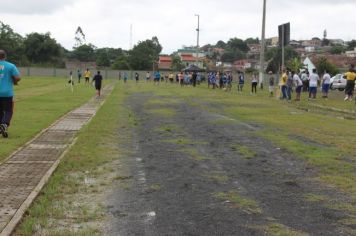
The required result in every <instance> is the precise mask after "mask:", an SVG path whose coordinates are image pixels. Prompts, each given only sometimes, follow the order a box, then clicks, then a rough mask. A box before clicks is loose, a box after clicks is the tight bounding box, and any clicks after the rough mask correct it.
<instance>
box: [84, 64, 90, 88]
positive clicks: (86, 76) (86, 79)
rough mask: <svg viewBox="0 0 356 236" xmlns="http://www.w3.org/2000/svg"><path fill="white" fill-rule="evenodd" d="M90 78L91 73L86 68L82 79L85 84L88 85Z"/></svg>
mask: <svg viewBox="0 0 356 236" xmlns="http://www.w3.org/2000/svg"><path fill="white" fill-rule="evenodd" d="M90 76H91V72H90V70H89V68H87V70H86V71H85V72H84V78H85V83H86V84H87V83H88V84H89V80H90Z"/></svg>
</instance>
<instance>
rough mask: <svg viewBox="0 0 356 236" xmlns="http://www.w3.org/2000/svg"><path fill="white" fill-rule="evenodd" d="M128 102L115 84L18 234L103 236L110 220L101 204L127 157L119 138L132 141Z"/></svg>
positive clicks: (38, 199)
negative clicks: (122, 151) (106, 222)
mask: <svg viewBox="0 0 356 236" xmlns="http://www.w3.org/2000/svg"><path fill="white" fill-rule="evenodd" d="M124 98H125V92H124V91H122V89H120V88H119V86H116V88H115V89H114V91H113V93H112V95H111V96H109V97H108V98H107V101H106V103H105V104H104V105H103V106H102V107H101V108H100V110H99V111H98V113H97V114H96V116H95V117H94V118H93V119H92V121H91V123H90V124H89V125H88V126H86V127H84V128H83V129H82V130H81V131H80V132H79V134H78V139H77V143H76V144H75V145H74V146H73V147H72V148H71V150H70V151H69V152H68V154H67V155H66V156H65V157H64V159H63V160H62V162H61V164H60V165H59V167H58V169H57V170H56V172H55V173H54V174H53V176H52V177H51V179H50V181H49V182H48V184H47V185H46V187H45V188H44V189H43V190H42V191H41V193H40V195H39V197H38V198H37V199H36V201H35V202H34V204H33V205H32V206H31V207H30V209H29V210H28V212H27V216H26V217H25V218H24V220H23V222H22V223H21V225H19V227H18V230H17V231H16V233H15V235H33V234H39V235H43V234H46V235H101V229H102V224H103V222H104V220H105V214H104V213H105V208H104V206H102V205H101V204H100V202H101V200H102V199H101V198H102V196H103V192H105V190H107V186H108V185H110V184H112V183H113V182H115V181H120V180H121V178H120V179H119V180H117V175H116V172H115V170H116V169H115V167H117V161H119V160H120V158H121V157H122V156H121V151H120V147H119V146H118V145H117V140H121V141H122V142H124V140H126V141H127V140H128V139H129V137H130V127H131V126H132V125H133V122H134V121H133V119H132V118H130V117H129V112H128V110H126V109H125V108H124V106H122V103H123V100H124ZM112 114H115V115H112ZM93 134H95V135H93ZM115 163H116V164H115Z"/></svg>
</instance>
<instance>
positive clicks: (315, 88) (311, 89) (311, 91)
mask: <svg viewBox="0 0 356 236" xmlns="http://www.w3.org/2000/svg"><path fill="white" fill-rule="evenodd" d="M316 90H317V87H309V93H316Z"/></svg>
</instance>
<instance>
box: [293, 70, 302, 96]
mask: <svg viewBox="0 0 356 236" xmlns="http://www.w3.org/2000/svg"><path fill="white" fill-rule="evenodd" d="M292 75H293V83H294V85H295V87H296V89H295V93H296V94H297V95H296V98H295V101H300V93H301V92H302V88H303V81H302V80H301V79H300V77H299V75H298V74H297V73H295V72H294V71H292Z"/></svg>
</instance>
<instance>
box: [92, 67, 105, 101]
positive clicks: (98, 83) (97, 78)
mask: <svg viewBox="0 0 356 236" xmlns="http://www.w3.org/2000/svg"><path fill="white" fill-rule="evenodd" d="M102 80H103V77H102V76H101V74H100V71H99V70H98V73H97V74H96V75H95V76H94V78H93V81H92V82H94V83H95V89H96V98H99V97H100V91H101V81H102Z"/></svg>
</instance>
